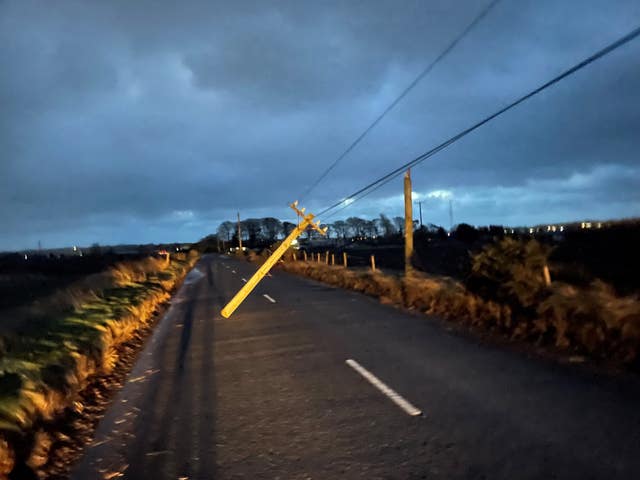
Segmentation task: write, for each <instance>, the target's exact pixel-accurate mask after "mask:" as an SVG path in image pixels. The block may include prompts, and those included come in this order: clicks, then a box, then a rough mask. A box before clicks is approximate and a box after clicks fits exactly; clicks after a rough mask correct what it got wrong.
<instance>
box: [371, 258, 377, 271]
mask: <svg viewBox="0 0 640 480" xmlns="http://www.w3.org/2000/svg"><path fill="white" fill-rule="evenodd" d="M371 271H372V272H375V271H376V256H375V255H371Z"/></svg>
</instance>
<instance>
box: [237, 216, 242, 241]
mask: <svg viewBox="0 0 640 480" xmlns="http://www.w3.org/2000/svg"><path fill="white" fill-rule="evenodd" d="M238 247H240V250H242V228H241V227H240V212H238Z"/></svg>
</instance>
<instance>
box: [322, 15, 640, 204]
mask: <svg viewBox="0 0 640 480" xmlns="http://www.w3.org/2000/svg"><path fill="white" fill-rule="evenodd" d="M639 35H640V27H637V28H635V29H634V30H632V31H631V32H629V33H627V34H626V35H624V36H623V37H620V38H619V39H618V40H616V41H614V42H613V43H611V44H609V45H607V46H606V47H604V48H603V49H601V50H599V51H597V52H596V53H594V54H593V55H591V56H589V57H587V58H586V59H584V60H582V61H581V62H579V63H577V64H576V65H574V66H573V67H571V68H569V69H568V70H565V71H564V72H562V73H561V74H560V75H558V76H556V77H554V78H552V79H551V80H549V81H548V82H546V83H544V84H542V85H540V86H539V87H537V88H536V89H534V90H532V91H530V92H529V93H527V94H525V95H523V96H521V97H520V98H518V99H517V100H515V101H513V102H511V103H510V104H508V105H507V106H506V107H503V108H501V109H500V110H498V111H496V112H495V113H493V114H491V115H489V116H487V117H485V118H483V119H482V120H480V121H479V122H477V123H475V124H473V125H472V126H470V127H469V128H467V129H465V130H462V131H461V132H460V133H458V134H457V135H454V136H453V137H451V138H449V139H448V140H446V141H445V142H443V143H441V144H440V145H438V146H437V147H435V148H432V149H431V150H429V151H428V152H425V153H423V154H422V155H420V156H418V157H416V158H414V159H413V160H411V161H410V162H407V163H405V164H404V165H401V166H400V167H398V168H396V169H394V170H392V171H391V172H389V173H387V174H386V175H384V176H382V177H380V178H378V179H377V180H375V181H373V182H371V183H370V184H368V185H366V186H365V187H363V188H361V189H359V190H358V191H356V192H354V193H352V194H351V195H349V196H348V197H346V199H343V200H340V201H339V202H336V203H334V204H333V205H331V206H330V207H328V208H326V209H324V210H323V211H322V212H320V213H319V214H318V216H321V215H324V214H326V213H328V212H329V211H331V210H333V209H335V208H337V207H339V206H341V205H343V204H344V205H343V208H341V209H340V210H338V211H341V210H343V209H344V208H347V207H348V206H350V205H352V204H353V203H354V202H356V201H357V200H360V199H361V198H363V197H365V196H366V195H369V194H370V193H372V192H374V191H375V190H377V189H378V188H380V187H382V186H383V185H385V184H386V183H388V182H389V181H391V180H392V179H393V178H395V177H397V176H398V175H400V174H401V173H403V172H404V171H405V170H406V169H407V168H411V167H413V166H415V165H418V164H419V163H422V162H423V161H425V160H426V159H427V158H429V157H432V156H433V155H435V154H437V153H439V152H440V151H441V150H444V149H445V148H447V147H448V146H449V145H451V144H453V143H455V142H457V141H458V140H460V139H461V138H463V137H465V136H467V135H468V134H470V133H471V132H473V131H474V130H477V129H478V128H480V127H482V126H483V125H485V124H486V123H488V122H490V121H491V120H493V119H495V118H496V117H499V116H500V115H502V114H503V113H505V112H507V111H509V110H511V109H512V108H514V107H516V106H518V105H519V104H521V103H522V102H524V101H526V100H528V99H530V98H531V97H533V96H535V95H537V94H538V93H540V92H542V91H543V90H546V89H547V88H549V87H551V86H552V85H554V84H556V83H558V82H560V81H561V80H563V79H565V78H567V77H569V76H570V75H572V74H574V73H576V72H577V71H578V70H581V69H582V68H584V67H586V66H587V65H589V64H591V63H593V62H595V61H596V60H599V59H600V58H602V57H604V56H605V55H607V54H609V53H611V52H613V51H614V50H616V49H617V48H619V47H621V46H623V45H625V44H626V43H628V42H630V41H631V40H633V39H635V38H636V37H638V36H639ZM335 213H337V212H335ZM335 213H334V214H335ZM334 214H332V215H331V216H333V215H334Z"/></svg>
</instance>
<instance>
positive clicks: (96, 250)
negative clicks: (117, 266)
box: [89, 243, 102, 257]
mask: <svg viewBox="0 0 640 480" xmlns="http://www.w3.org/2000/svg"><path fill="white" fill-rule="evenodd" d="M89 255H91V256H94V257H99V256H100V255H102V249H101V248H100V244H99V243H94V244H92V245H91V247H90V248H89Z"/></svg>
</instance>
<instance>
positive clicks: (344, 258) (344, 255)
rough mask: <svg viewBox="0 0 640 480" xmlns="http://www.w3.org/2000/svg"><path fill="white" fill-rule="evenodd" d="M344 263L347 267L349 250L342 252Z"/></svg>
mask: <svg viewBox="0 0 640 480" xmlns="http://www.w3.org/2000/svg"><path fill="white" fill-rule="evenodd" d="M342 264H343V265H344V268H347V252H342Z"/></svg>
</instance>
